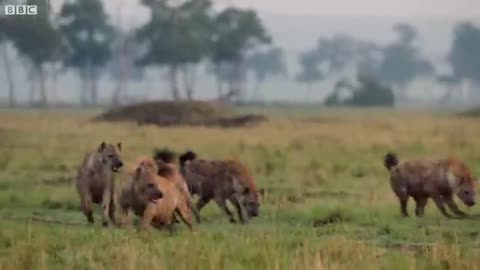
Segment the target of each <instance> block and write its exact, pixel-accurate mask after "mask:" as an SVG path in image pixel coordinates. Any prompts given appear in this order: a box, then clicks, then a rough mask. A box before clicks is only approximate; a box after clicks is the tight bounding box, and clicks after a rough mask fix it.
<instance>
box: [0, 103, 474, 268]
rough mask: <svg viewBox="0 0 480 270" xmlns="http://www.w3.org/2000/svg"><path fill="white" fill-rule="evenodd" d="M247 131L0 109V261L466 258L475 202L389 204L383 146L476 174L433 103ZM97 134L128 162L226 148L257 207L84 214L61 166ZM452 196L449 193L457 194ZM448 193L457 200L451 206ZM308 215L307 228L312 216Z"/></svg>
mask: <svg viewBox="0 0 480 270" xmlns="http://www.w3.org/2000/svg"><path fill="white" fill-rule="evenodd" d="M262 112H263V113H266V114H267V115H268V117H269V119H270V120H269V121H268V122H266V123H263V124H261V125H259V126H256V127H253V128H229V129H224V128H206V127H169V128H159V127H156V126H149V125H145V126H137V125H136V124H134V123H98V122H92V121H90V119H91V118H92V117H93V116H94V115H96V114H97V113H98V112H94V111H88V112H81V111H73V110H50V111H40V110H30V111H28V110H26V111H20V110H18V111H17V110H2V111H1V112H0V269H179V270H180V269H479V268H480V218H479V217H480V206H478V204H477V205H476V206H474V207H472V208H469V209H467V208H466V207H464V206H463V205H461V208H462V209H464V210H465V211H467V212H468V213H469V214H470V215H471V217H470V218H466V219H446V218H444V217H443V216H441V215H440V213H439V211H438V210H437V209H436V207H435V206H434V205H433V203H432V202H431V201H430V202H429V204H428V205H427V209H426V215H425V217H422V218H417V217H415V216H414V215H413V201H410V205H409V210H410V217H409V218H404V217H402V216H401V215H400V209H399V205H398V201H397V199H396V197H395V196H394V194H393V193H392V191H391V189H390V185H389V181H388V177H389V175H388V172H387V170H386V169H385V168H384V167H383V156H384V155H385V153H386V152H387V151H394V152H396V153H397V154H398V156H399V158H400V160H402V159H407V158H414V157H424V156H427V157H442V156H446V155H449V154H454V155H456V156H458V157H461V158H463V159H464V160H465V161H466V162H467V164H468V165H469V166H470V168H471V169H472V171H473V173H474V174H475V175H477V176H480V140H479V137H478V135H479V134H480V123H479V122H478V119H474V118H463V117H458V116H456V115H454V114H453V113H446V112H426V111H409V112H406V111H400V110H382V109H379V110H334V111H331V110H315V109H309V110H292V111H288V112H285V111H281V110H274V109H271V110H268V111H262ZM102 141H108V142H112V143H114V142H117V141H120V142H122V144H123V150H122V151H123V152H122V157H123V160H124V162H125V163H126V164H127V165H126V168H124V169H123V170H122V171H121V172H120V173H119V174H118V175H117V178H116V188H117V189H119V188H121V187H122V185H125V184H126V183H127V181H128V176H127V174H126V171H127V169H128V168H129V167H133V166H135V161H136V160H137V158H138V157H142V156H150V155H151V154H152V151H153V149H154V148H155V147H164V146H168V147H169V148H172V149H173V150H176V151H179V152H181V151H184V150H186V149H192V150H195V151H196V152H197V153H198V154H199V155H200V156H201V157H203V158H207V159H223V158H237V159H240V160H242V161H244V162H245V163H246V164H248V166H249V168H251V170H252V172H253V174H254V175H255V178H256V181H257V185H258V186H259V187H261V188H265V194H264V196H263V198H262V205H261V209H260V216H259V217H257V218H254V219H252V220H250V222H249V223H248V224H245V225H241V224H230V223H229V222H228V219H227V218H226V217H225V216H224V215H223V214H222V213H221V211H220V210H219V209H218V207H217V206H216V205H215V204H213V203H211V204H209V205H208V206H207V207H206V208H205V209H204V210H203V211H202V216H203V217H204V222H203V223H202V224H198V225H195V227H194V231H193V232H190V231H188V230H187V228H186V227H185V226H184V225H183V224H179V225H178V229H177V232H176V233H175V234H173V235H172V234H170V233H169V232H168V231H156V230H151V231H139V230H137V229H135V227H134V228H114V227H109V228H107V229H106V228H103V227H102V226H101V224H100V223H101V222H100V209H99V208H97V209H96V213H95V218H96V220H95V221H96V223H95V225H93V226H89V225H87V222H86V219H85V217H84V216H83V214H82V213H81V211H80V207H79V198H78V196H77V194H76V191H75V189H74V186H73V183H72V177H73V176H74V175H75V174H76V170H77V168H78V166H79V164H80V162H81V160H82V158H83V155H84V153H85V152H86V151H87V150H89V149H92V148H94V147H97V146H98V144H99V143H100V142H102ZM457 201H458V200H457ZM460 204H461V203H460V202H459V205H460ZM314 225H316V226H314Z"/></svg>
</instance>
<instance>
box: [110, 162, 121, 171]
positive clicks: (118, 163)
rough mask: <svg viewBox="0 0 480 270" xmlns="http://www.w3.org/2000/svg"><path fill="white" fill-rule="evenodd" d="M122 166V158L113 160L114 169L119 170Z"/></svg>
mask: <svg viewBox="0 0 480 270" xmlns="http://www.w3.org/2000/svg"><path fill="white" fill-rule="evenodd" d="M121 167H123V162H122V161H121V160H119V159H115V160H112V171H114V172H117V171H118V170H119V169H120V168H121Z"/></svg>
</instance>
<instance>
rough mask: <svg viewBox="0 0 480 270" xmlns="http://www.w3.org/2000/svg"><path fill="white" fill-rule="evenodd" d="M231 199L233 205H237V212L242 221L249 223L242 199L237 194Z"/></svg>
mask: <svg viewBox="0 0 480 270" xmlns="http://www.w3.org/2000/svg"><path fill="white" fill-rule="evenodd" d="M229 201H230V202H231V203H232V204H233V206H235V208H236V209H237V214H238V218H239V219H240V221H241V222H242V223H247V221H248V219H247V218H246V215H245V211H244V209H243V206H242V204H241V203H240V201H239V200H238V198H237V197H236V196H232V197H230V199H229Z"/></svg>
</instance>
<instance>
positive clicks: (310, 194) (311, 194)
mask: <svg viewBox="0 0 480 270" xmlns="http://www.w3.org/2000/svg"><path fill="white" fill-rule="evenodd" d="M303 196H305V197H306V198H322V197H323V198H325V197H330V198H337V199H342V198H346V197H360V195H359V194H355V193H349V192H345V191H307V192H305V193H303Z"/></svg>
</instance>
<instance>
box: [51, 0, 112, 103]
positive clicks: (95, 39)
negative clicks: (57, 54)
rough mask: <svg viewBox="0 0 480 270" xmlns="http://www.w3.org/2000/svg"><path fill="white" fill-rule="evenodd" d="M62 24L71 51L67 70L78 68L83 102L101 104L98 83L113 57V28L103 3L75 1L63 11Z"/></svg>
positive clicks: (90, 0)
mask: <svg viewBox="0 0 480 270" xmlns="http://www.w3.org/2000/svg"><path fill="white" fill-rule="evenodd" d="M60 24H61V29H62V32H63V33H64V35H65V37H66V39H67V41H68V45H69V51H68V54H67V56H66V57H65V59H64V64H65V66H66V67H69V68H73V69H75V70H76V71H77V72H78V74H79V77H80V79H81V82H82V90H81V91H82V92H81V97H82V98H81V103H82V104H83V105H87V104H88V103H89V102H90V103H91V104H93V105H96V104H97V103H98V80H99V78H100V74H101V71H102V69H103V68H104V67H105V66H106V65H107V63H108V61H109V60H110V58H111V56H112V52H111V44H112V41H113V37H114V30H113V27H112V26H111V25H110V24H109V23H108V17H107V14H106V13H105V11H104V8H103V5H102V2H101V1H100V0H72V1H69V2H65V3H64V5H63V6H62V9H61V11H60Z"/></svg>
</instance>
